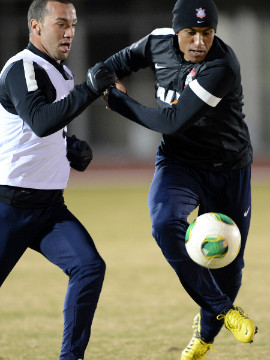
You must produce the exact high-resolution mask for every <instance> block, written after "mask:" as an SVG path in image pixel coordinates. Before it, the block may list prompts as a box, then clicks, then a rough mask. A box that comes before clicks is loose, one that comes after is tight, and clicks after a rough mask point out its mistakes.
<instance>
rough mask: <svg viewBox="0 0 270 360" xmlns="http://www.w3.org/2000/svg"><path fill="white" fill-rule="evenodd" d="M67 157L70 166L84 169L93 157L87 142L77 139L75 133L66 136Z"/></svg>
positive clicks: (79, 169) (80, 169)
mask: <svg viewBox="0 0 270 360" xmlns="http://www.w3.org/2000/svg"><path fill="white" fill-rule="evenodd" d="M66 139H67V159H68V161H69V162H70V166H71V167H72V168H73V169H75V170H78V171H84V170H85V169H86V168H87V166H88V165H89V164H90V162H91V160H92V159H93V153H92V150H91V148H90V146H89V145H88V144H87V142H85V141H83V140H79V139H77V138H76V136H75V135H72V136H67V137H66Z"/></svg>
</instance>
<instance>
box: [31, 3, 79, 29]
mask: <svg viewBox="0 0 270 360" xmlns="http://www.w3.org/2000/svg"><path fill="white" fill-rule="evenodd" d="M48 2H60V3H62V4H72V1H71V0H33V1H32V3H31V5H30V7H29V10H28V14H27V23H28V29H29V34H31V25H30V22H31V20H32V19H36V20H38V21H39V22H42V21H43V19H44V17H45V16H46V15H47V12H48V11H47V9H46V6H47V3H48Z"/></svg>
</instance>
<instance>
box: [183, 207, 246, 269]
mask: <svg viewBox="0 0 270 360" xmlns="http://www.w3.org/2000/svg"><path fill="white" fill-rule="evenodd" d="M185 244H186V249H187V252H188V254H189V256H190V257H191V259H192V260H193V261H195V262H196V263H197V264H199V265H201V266H203V267H206V268H208V269H219V268H222V267H224V266H227V265H229V264H230V263H231V262H232V261H233V260H234V259H235V258H236V256H237V254H238V253H239V250H240V246H241V234H240V231H239V229H238V227H237V225H236V224H235V222H234V221H233V220H232V219H231V218H230V217H228V216H226V215H223V214H220V213H215V212H210V213H206V214H203V215H200V216H198V217H197V218H196V219H195V220H194V221H193V222H192V223H191V224H190V225H189V227H188V229H187V232H186V237H185Z"/></svg>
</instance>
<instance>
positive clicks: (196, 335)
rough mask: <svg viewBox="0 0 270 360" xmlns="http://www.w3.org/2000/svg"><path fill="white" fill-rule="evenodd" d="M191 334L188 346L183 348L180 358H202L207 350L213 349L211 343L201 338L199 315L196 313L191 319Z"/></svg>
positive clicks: (188, 359)
mask: <svg viewBox="0 0 270 360" xmlns="http://www.w3.org/2000/svg"><path fill="white" fill-rule="evenodd" d="M192 327H193V329H194V332H193V336H192V339H191V340H190V343H189V344H188V346H187V347H186V348H185V349H184V350H183V352H182V355H181V358H180V360H204V359H205V357H206V353H207V351H208V350H212V349H213V344H212V343H206V342H205V341H203V340H202V339H201V315H200V314H197V315H196V316H195V318H194V321H193V326H192Z"/></svg>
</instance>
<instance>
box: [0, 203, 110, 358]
mask: <svg viewBox="0 0 270 360" xmlns="http://www.w3.org/2000/svg"><path fill="white" fill-rule="evenodd" d="M0 229H1V231H0V285H2V284H3V282H4V281H5V279H6V277H7V276H8V274H9V273H10V271H11V270H12V269H13V267H14V266H15V264H16V263H17V261H18V260H19V259H20V257H21V256H22V255H23V253H24V252H25V251H26V249H27V248H32V249H34V250H36V251H38V252H40V253H41V254H42V255H44V256H45V257H46V258H47V259H48V260H49V261H50V262H52V263H53V264H55V265H57V266H58V267H59V268H61V269H62V270H63V271H64V272H65V273H66V274H67V275H68V276H69V283H68V288H67V293H66V298H65V303H64V333H63V343H62V349H61V355H60V360H78V359H83V357H84V352H85V349H86V346H87V344H88V341H89V338H90V332H91V324H92V320H93V317H94V313H95V310H96V306H97V303H98V299H99V295H100V292H101V288H102V283H103V279H104V274H105V263H104V261H103V260H102V258H101V257H100V255H99V253H98V252H97V250H96V248H95V245H94V242H93V240H92V238H91V237H90V235H89V234H88V232H87V231H86V229H85V228H84V227H83V226H82V224H81V223H80V222H79V221H78V220H77V219H76V218H75V216H74V215H72V214H71V213H70V211H69V210H68V209H67V207H66V206H65V205H64V204H56V205H52V206H48V207H44V208H39V209H26V208H17V207H12V206H10V205H6V204H3V203H1V202H0Z"/></svg>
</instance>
